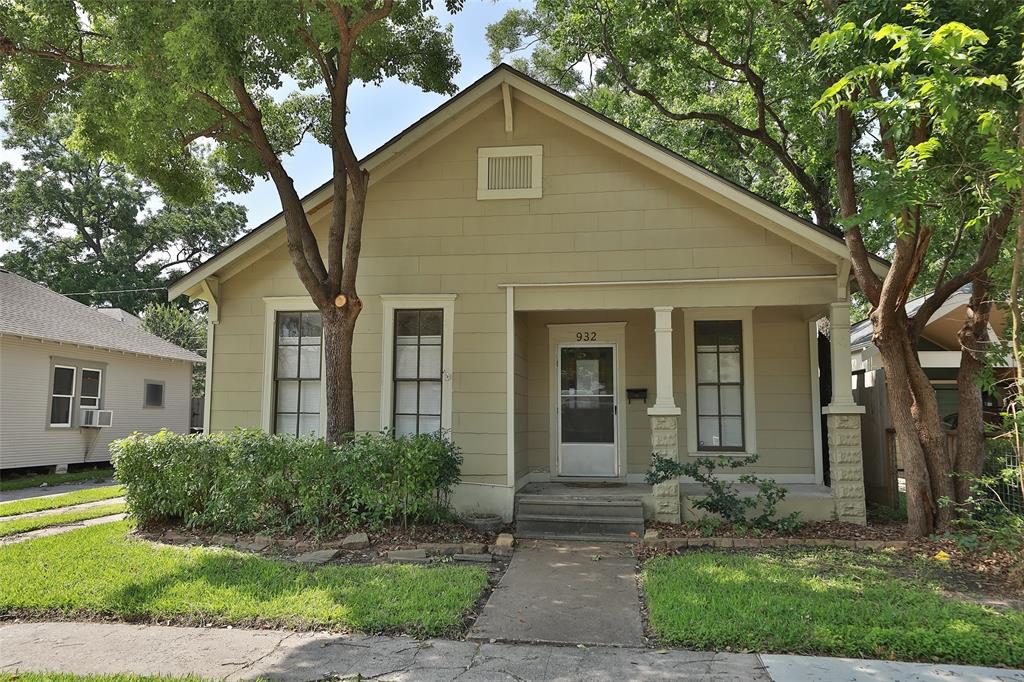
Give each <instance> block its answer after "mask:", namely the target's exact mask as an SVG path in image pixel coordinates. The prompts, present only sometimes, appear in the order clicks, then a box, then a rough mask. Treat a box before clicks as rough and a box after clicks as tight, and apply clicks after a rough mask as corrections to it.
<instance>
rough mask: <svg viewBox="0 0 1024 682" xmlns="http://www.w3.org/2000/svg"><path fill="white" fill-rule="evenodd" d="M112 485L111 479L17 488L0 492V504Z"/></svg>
mask: <svg viewBox="0 0 1024 682" xmlns="http://www.w3.org/2000/svg"><path fill="white" fill-rule="evenodd" d="M108 485H114V481H113V479H107V480H105V481H100V482H99V483H97V482H96V481H83V482H81V483H64V484H62V485H48V486H46V487H45V488H40V487H38V486H36V487H34V488H18V489H17V490H0V502H13V501H15V500H27V499H30V498H34V497H53V496H54V495H63V494H64V493H73V492H76V491H78V490H90V489H91V488H102V487H104V486H108Z"/></svg>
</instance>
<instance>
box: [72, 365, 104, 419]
mask: <svg viewBox="0 0 1024 682" xmlns="http://www.w3.org/2000/svg"><path fill="white" fill-rule="evenodd" d="M86 372H96V373H97V374H99V375H100V380H99V383H98V384H96V396H95V398H94V397H93V396H86V395H82V393H81V391H82V389H81V386H79V389H78V391H79V395H78V409H80V410H82V409H84V410H98V409H100V405H101V403H102V400H103V370H102V369H100V368H99V367H83V368H82V382H81V385H82V386H84V385H85V373H86ZM94 399H95V400H96V404H95V405H82V400H94Z"/></svg>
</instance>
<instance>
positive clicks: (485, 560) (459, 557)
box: [454, 554, 492, 564]
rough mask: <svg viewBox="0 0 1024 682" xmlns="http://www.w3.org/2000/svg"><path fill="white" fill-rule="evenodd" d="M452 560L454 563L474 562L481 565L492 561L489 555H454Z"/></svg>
mask: <svg viewBox="0 0 1024 682" xmlns="http://www.w3.org/2000/svg"><path fill="white" fill-rule="evenodd" d="M454 558H455V560H456V561H475V562H477V563H481V564H488V563H490V562H491V560H492V557H491V555H490V554H456V555H455V557H454Z"/></svg>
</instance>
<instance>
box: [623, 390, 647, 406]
mask: <svg viewBox="0 0 1024 682" xmlns="http://www.w3.org/2000/svg"><path fill="white" fill-rule="evenodd" d="M634 400H640V401H642V402H643V403H645V404H646V403H647V389H646V388H627V389H626V402H627V403H631V402H633V401H634Z"/></svg>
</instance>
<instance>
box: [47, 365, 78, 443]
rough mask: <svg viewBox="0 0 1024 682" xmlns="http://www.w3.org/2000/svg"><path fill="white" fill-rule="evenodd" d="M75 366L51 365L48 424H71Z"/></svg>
mask: <svg viewBox="0 0 1024 682" xmlns="http://www.w3.org/2000/svg"><path fill="white" fill-rule="evenodd" d="M76 372H77V368H75V367H68V366H66V365H54V366H53V388H52V390H51V391H50V426H54V427H59V428H64V427H70V426H71V413H72V407H73V406H74V402H75V374H76Z"/></svg>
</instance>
